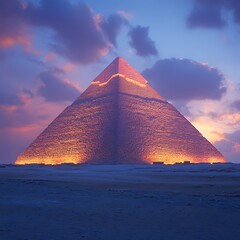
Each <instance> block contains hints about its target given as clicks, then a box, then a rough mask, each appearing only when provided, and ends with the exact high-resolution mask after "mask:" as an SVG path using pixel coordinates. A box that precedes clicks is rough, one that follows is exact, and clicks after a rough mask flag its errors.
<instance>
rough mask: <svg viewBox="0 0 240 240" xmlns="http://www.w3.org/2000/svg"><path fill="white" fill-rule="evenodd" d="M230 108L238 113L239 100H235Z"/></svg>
mask: <svg viewBox="0 0 240 240" xmlns="http://www.w3.org/2000/svg"><path fill="white" fill-rule="evenodd" d="M231 107H233V108H235V109H237V110H239V111H240V100H237V101H235V102H233V103H232V104H231Z"/></svg>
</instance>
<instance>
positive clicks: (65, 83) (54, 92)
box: [38, 68, 80, 102]
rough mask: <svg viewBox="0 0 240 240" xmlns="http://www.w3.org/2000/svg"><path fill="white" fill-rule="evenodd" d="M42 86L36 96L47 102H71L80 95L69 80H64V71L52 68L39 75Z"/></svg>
mask: <svg viewBox="0 0 240 240" xmlns="http://www.w3.org/2000/svg"><path fill="white" fill-rule="evenodd" d="M39 79H40V81H41V82H42V84H43V85H42V86H41V87H40V88H39V89H38V94H39V95H40V96H42V97H44V98H45V100H46V101H49V102H62V101H73V100H74V99H75V98H76V97H77V96H79V95H80V90H79V88H78V87H77V86H75V85H74V84H73V83H71V82H70V81H69V80H67V79H64V71H62V70H60V69H58V68H52V69H50V70H48V71H46V72H42V73H40V75H39Z"/></svg>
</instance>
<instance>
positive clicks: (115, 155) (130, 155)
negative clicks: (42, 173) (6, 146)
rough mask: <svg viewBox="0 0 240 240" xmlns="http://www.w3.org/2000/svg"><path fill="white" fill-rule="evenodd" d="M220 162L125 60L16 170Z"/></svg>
mask: <svg viewBox="0 0 240 240" xmlns="http://www.w3.org/2000/svg"><path fill="white" fill-rule="evenodd" d="M183 161H191V162H193V163H198V162H223V161H224V157H223V156H222V155H221V153H220V152H219V151H218V150H217V149H216V148H215V147H214V146H213V145H212V144H211V143H210V142H209V141H208V140H207V139H206V138H204V137H203V136H202V135H201V134H200V133H199V131H198V130H197V129H196V128H195V127H193V126H192V124H191V123H190V122H189V121H188V120H187V119H186V118H184V117H183V116H182V115H181V114H180V113H179V112H178V111H177V110H176V109H175V108H174V107H173V106H172V105H171V104H170V103H169V102H167V100H166V99H164V98H163V97H162V96H160V95H159V94H158V93H157V92H156V91H155V90H154V89H153V88H152V87H151V86H150V85H149V84H148V82H147V81H146V80H145V79H144V78H143V76H141V75H140V74H139V73H138V72H137V71H136V70H135V69H134V68H133V67H131V66H130V65H129V64H128V63H127V62H126V61H125V60H124V59H123V58H121V57H118V58H116V59H115V60H114V61H113V62H112V63H111V64H110V65H109V66H108V67H107V68H106V69H105V70H104V71H103V72H102V73H100V74H99V75H98V76H97V78H96V79H95V80H93V81H92V83H91V85H90V86H89V87H88V88H87V89H86V90H85V91H84V92H83V93H82V94H81V95H80V96H79V97H78V98H77V99H76V100H75V101H74V102H73V103H72V105H70V106H68V107H67V108H66V109H65V110H64V111H63V112H62V113H61V114H60V115H59V116H58V117H57V118H56V119H55V120H54V121H53V122H52V123H51V124H50V125H49V126H48V127H47V128H46V129H45V130H44V131H43V132H42V133H41V134H40V135H39V136H38V137H37V138H36V139H35V140H34V141H33V143H32V144H31V145H30V146H29V147H28V148H27V149H26V150H25V151H24V152H23V153H22V154H21V155H19V157H18V158H17V160H16V164H33V163H36V164H62V163H104V164H121V163H126V164H132V163H134V164H136V163H152V162H165V163H175V162H183Z"/></svg>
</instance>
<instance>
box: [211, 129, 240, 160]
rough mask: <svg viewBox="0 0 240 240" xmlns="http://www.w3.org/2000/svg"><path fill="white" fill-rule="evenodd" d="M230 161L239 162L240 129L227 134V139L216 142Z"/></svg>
mask: <svg viewBox="0 0 240 240" xmlns="http://www.w3.org/2000/svg"><path fill="white" fill-rule="evenodd" d="M214 145H215V146H216V147H217V148H218V149H221V151H222V153H223V154H224V156H225V157H226V158H227V160H228V161H231V162H239V159H240V130H237V131H235V132H233V133H228V134H225V139H223V140H221V141H218V142H215V143H214Z"/></svg>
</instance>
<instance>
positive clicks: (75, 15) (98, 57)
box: [0, 0, 240, 163]
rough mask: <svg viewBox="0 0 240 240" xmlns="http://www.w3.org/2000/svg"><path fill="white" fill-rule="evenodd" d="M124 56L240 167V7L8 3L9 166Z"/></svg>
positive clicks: (218, 2)
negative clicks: (109, 65)
mask: <svg viewBox="0 0 240 240" xmlns="http://www.w3.org/2000/svg"><path fill="white" fill-rule="evenodd" d="M117 56H122V57H123V58H125V59H126V60H127V61H128V62H129V63H130V64H131V65H132V66H133V67H134V68H135V69H136V70H137V71H139V72H140V73H141V74H143V76H144V77H145V78H146V79H147V80H148V81H149V84H150V85H152V86H153V87H154V88H155V89H156V90H157V91H158V92H159V94H160V95H162V96H163V97H165V98H166V99H167V100H168V101H169V102H171V103H172V104H173V105H174V106H175V107H176V108H177V109H178V110H179V111H180V112H181V113H182V114H183V115H184V116H185V117H186V118H187V119H188V120H189V121H190V122H191V123H192V124H193V125H194V126H195V127H196V128H197V129H198V130H199V131H200V132H201V133H202V134H203V136H204V137H206V138H207V139H208V140H209V141H210V142H211V143H213V144H214V146H215V147H216V148H217V149H218V150H219V151H221V152H222V154H223V155H224V156H225V158H226V160H227V161H230V162H236V163H240V67H239V66H240V1H238V0H181V1H179V0H148V1H143V0H131V1H129V0H121V1H120V0H114V1H113V0H104V1H98V0H89V1H80V0H0V163H13V162H14V161H15V160H16V157H17V156H18V155H19V154H20V153H21V152H22V151H24V149H25V148H26V147H27V146H28V145H29V144H30V143H31V142H32V141H33V140H34V139H35V138H36V137H37V136H38V135H39V134H40V133H41V132H42V131H43V130H44V129H45V128H46V127H47V126H48V125H49V124H50V123H51V121H52V120H54V119H55V118H56V117H57V116H58V114H60V113H61V112H62V111H63V110H64V109H65V108H66V107H67V106H68V105H70V104H71V103H72V102H73V101H74V100H75V99H76V98H77V96H79V95H80V94H81V93H82V92H83V91H84V90H85V89H86V88H87V87H88V86H89V84H90V83H91V81H92V80H94V78H95V77H96V76H97V75H98V74H99V73H100V72H101V71H102V70H103V69H104V68H105V67H106V66H107V65H108V64H109V63H111V62H112V61H113V60H114V59H115V58H116V57H117Z"/></svg>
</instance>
